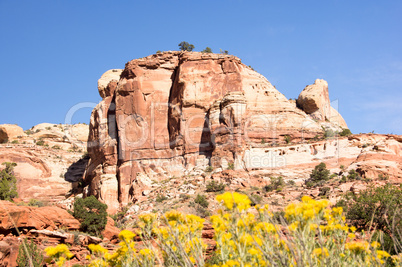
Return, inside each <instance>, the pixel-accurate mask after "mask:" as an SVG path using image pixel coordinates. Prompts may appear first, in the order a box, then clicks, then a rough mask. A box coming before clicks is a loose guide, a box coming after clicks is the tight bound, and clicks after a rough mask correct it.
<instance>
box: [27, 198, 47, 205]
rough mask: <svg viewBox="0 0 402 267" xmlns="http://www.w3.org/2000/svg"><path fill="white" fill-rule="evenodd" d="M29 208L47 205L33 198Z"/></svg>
mask: <svg viewBox="0 0 402 267" xmlns="http://www.w3.org/2000/svg"><path fill="white" fill-rule="evenodd" d="M28 206H31V207H44V206H45V203H43V201H42V200H38V199H34V198H32V199H30V200H29V202H28Z"/></svg>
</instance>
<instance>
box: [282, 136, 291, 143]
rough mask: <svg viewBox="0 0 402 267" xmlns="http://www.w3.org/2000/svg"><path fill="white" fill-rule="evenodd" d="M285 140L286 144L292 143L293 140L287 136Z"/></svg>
mask: <svg viewBox="0 0 402 267" xmlns="http://www.w3.org/2000/svg"><path fill="white" fill-rule="evenodd" d="M283 139H284V140H285V142H286V144H289V143H290V141H291V138H290V136H289V135H285V136H284V137H283Z"/></svg>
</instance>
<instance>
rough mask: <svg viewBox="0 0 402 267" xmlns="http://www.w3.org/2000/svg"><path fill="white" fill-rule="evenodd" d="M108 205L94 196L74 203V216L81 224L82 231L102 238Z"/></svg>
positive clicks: (79, 199)
mask: <svg viewBox="0 0 402 267" xmlns="http://www.w3.org/2000/svg"><path fill="white" fill-rule="evenodd" d="M106 209H107V205H106V204H103V203H102V202H100V201H99V200H97V199H96V198H95V197H94V196H90V197H87V198H78V199H76V200H75V202H74V213H73V216H74V217H75V218H76V219H77V220H79V221H80V222H81V230H82V231H84V232H86V233H88V234H91V235H96V236H101V232H102V231H103V230H104V229H105V226H106V222H107V212H106Z"/></svg>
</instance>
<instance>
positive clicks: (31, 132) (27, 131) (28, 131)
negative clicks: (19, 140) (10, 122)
mask: <svg viewBox="0 0 402 267" xmlns="http://www.w3.org/2000/svg"><path fill="white" fill-rule="evenodd" d="M25 133H26V134H27V135H31V134H33V131H32V130H26V131H25Z"/></svg>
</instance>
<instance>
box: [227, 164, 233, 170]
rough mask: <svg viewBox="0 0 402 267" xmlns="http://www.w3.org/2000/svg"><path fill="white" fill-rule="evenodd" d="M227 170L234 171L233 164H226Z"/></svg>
mask: <svg viewBox="0 0 402 267" xmlns="http://www.w3.org/2000/svg"><path fill="white" fill-rule="evenodd" d="M228 170H234V163H233V162H229V163H228Z"/></svg>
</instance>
